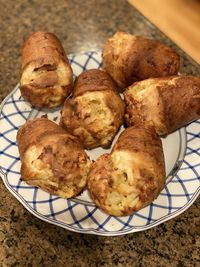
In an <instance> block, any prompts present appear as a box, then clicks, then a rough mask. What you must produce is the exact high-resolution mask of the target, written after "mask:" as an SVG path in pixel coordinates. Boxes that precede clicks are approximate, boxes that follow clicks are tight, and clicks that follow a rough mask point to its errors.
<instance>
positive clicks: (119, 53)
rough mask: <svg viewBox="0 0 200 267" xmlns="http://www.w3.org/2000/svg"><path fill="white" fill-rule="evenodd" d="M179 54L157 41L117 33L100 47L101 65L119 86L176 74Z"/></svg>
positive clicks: (122, 86) (123, 86)
mask: <svg viewBox="0 0 200 267" xmlns="http://www.w3.org/2000/svg"><path fill="white" fill-rule="evenodd" d="M179 64H180V57H179V55H178V54H177V52H176V51H174V50H173V49H172V48H170V47H168V46H167V45H164V44H161V43H159V42H158V41H155V40H150V39H146V38H144V37H142V36H135V35H131V34H129V33H126V32H117V33H116V34H115V35H114V36H113V37H111V38H110V39H108V41H107V42H106V44H105V46H104V50H103V67H104V69H105V70H106V71H107V72H108V73H109V74H110V75H111V77H112V78H113V79H114V81H116V82H117V84H118V85H119V86H120V87H121V88H125V87H127V86H129V85H131V84H132V83H133V82H135V81H140V80H144V79H147V78H151V77H164V76H169V75H175V74H177V72H178V70H179Z"/></svg>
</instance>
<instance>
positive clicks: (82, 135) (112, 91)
mask: <svg viewBox="0 0 200 267" xmlns="http://www.w3.org/2000/svg"><path fill="white" fill-rule="evenodd" d="M123 116H124V103H123V101H122V100H121V98H120V96H119V95H118V93H117V91H116V85H115V83H114V82H113V80H112V79H111V77H110V76H109V75H108V74H107V73H106V72H104V71H102V70H95V69H93V70H88V71H85V72H83V73H82V74H81V75H79V76H78V78H77V80H76V82H75V86H74V90H73V97H72V98H71V99H67V100H66V101H65V104H64V107H63V109H62V111H61V122H60V124H61V126H62V127H64V128H65V129H66V130H67V131H69V132H70V133H72V134H73V135H75V136H77V137H78V138H79V139H80V140H81V142H82V143H83V145H84V147H85V148H88V149H91V148H94V147H98V146H102V147H103V148H107V147H109V146H110V145H111V143H112V140H113V138H114V136H115V134H116V133H117V131H118V129H119V128H120V126H121V125H122V123H123Z"/></svg>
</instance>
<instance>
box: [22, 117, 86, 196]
mask: <svg viewBox="0 0 200 267" xmlns="http://www.w3.org/2000/svg"><path fill="white" fill-rule="evenodd" d="M17 143H18V147H19V153H20V157H21V162H22V165H21V177H22V179H23V180H24V181H26V182H27V183H28V184H30V185H34V186H38V187H41V189H43V190H45V191H47V192H49V193H51V194H54V195H58V196H60V197H64V198H70V197H73V196H76V195H78V194H79V193H81V191H82V190H83V189H84V187H85V186H86V183H87V175H88V172H89V170H90V160H89V158H88V156H87V155H86V153H85V151H84V150H83V147H82V145H81V144H80V142H79V141H78V140H77V138H76V137H74V136H72V135H70V134H68V133H67V132H66V131H64V130H63V129H62V128H61V127H60V126H58V125H56V124H55V123H54V122H52V121H50V120H48V119H45V118H40V119H34V120H30V121H28V122H26V124H25V125H24V126H23V127H22V128H20V129H19V131H18V134H17Z"/></svg>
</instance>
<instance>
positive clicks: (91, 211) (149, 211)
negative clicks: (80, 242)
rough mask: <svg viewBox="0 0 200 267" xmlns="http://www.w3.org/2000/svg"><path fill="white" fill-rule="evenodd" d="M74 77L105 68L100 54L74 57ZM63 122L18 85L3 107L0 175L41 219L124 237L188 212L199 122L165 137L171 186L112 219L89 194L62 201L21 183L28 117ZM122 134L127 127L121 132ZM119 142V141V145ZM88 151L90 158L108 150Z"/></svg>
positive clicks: (199, 148) (195, 191) (198, 174)
mask: <svg viewBox="0 0 200 267" xmlns="http://www.w3.org/2000/svg"><path fill="white" fill-rule="evenodd" d="M69 59H70V62H71V65H72V68H73V71H74V75H75V76H77V75H79V74H80V73H81V72H82V71H83V70H86V69H91V68H100V65H101V53H100V52H97V51H90V52H86V53H82V54H78V55H71V56H69ZM46 113H48V118H49V119H52V120H55V121H58V120H59V116H60V111H59V109H55V110H53V111H47V110H36V109H31V106H30V105H29V104H28V103H27V102H25V101H24V100H23V99H22V98H21V95H20V91H19V86H18V85H17V86H16V88H15V89H14V90H13V92H12V93H11V94H10V95H9V96H8V97H7V98H6V99H5V100H4V101H3V103H2V104H1V107H0V174H1V177H2V179H3V182H4V184H5V186H6V187H7V188H8V190H9V191H10V192H11V193H12V194H13V195H14V196H15V197H16V198H17V199H18V200H19V201H20V202H21V203H22V204H23V205H24V207H25V208H26V209H27V210H29V211H30V212H31V213H32V214H33V215H35V216H36V217H38V218H40V219H42V220H44V221H46V222H49V223H52V224H56V225H58V226H61V227H64V228H66V229H68V230H71V231H75V232H80V233H88V234H97V235H105V236H114V235H122V234H127V233H133V232H138V231H142V230H146V229H149V228H151V227H154V226H156V225H158V224H160V223H162V222H164V221H167V220H169V219H172V218H174V217H176V216H177V215H179V214H181V213H182V212H183V211H185V210H186V209H187V208H189V206H190V205H191V204H192V203H193V202H194V201H195V199H196V198H197V197H198V195H199V192H200V120H198V121H195V122H193V123H191V124H190V125H189V126H187V127H186V128H182V129H180V130H179V131H176V132H174V133H173V134H170V135H168V136H167V137H166V138H163V139H162V143H163V148H164V156H165V163H166V173H167V179H166V186H165V188H164V189H163V191H162V192H161V193H160V195H159V197H158V198H157V199H156V200H155V201H154V202H153V203H152V204H151V205H149V206H148V207H146V208H144V209H142V210H140V211H139V212H137V213H135V214H133V215H132V216H125V217H114V216H109V215H107V214H105V213H104V212H102V211H101V210H99V209H98V208H97V207H95V205H94V203H93V202H92V201H91V199H90V197H89V195H88V192H87V190H85V191H84V192H83V193H82V195H80V196H79V197H76V198H73V199H69V200H66V199H62V198H59V197H57V196H54V195H50V194H48V193H46V192H44V191H42V190H41V189H38V188H36V187H33V186H30V185H27V184H26V183H25V182H23V181H21V180H20V164H21V163H20V159H19V153H18V148H17V145H16V134H17V130H18V128H19V127H20V126H22V125H23V124H24V123H25V122H26V120H27V119H30V118H33V117H41V116H42V115H44V114H46ZM121 131H122V129H121ZM116 139H117V137H116V138H115V140H114V142H113V143H115V141H116ZM109 151H110V150H104V149H101V148H97V149H94V150H92V151H90V152H88V154H89V156H90V157H91V159H94V160H95V159H96V158H97V157H98V156H99V155H101V154H103V153H105V152H109Z"/></svg>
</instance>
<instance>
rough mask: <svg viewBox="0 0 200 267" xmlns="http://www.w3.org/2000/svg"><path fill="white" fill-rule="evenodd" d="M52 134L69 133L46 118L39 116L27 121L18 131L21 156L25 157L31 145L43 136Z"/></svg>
mask: <svg viewBox="0 0 200 267" xmlns="http://www.w3.org/2000/svg"><path fill="white" fill-rule="evenodd" d="M52 134H53V135H59V134H66V135H69V134H68V133H67V132H66V131H65V130H64V129H63V128H61V127H60V126H58V125H57V124H56V123H54V122H52V121H50V120H48V119H46V118H37V119H33V120H29V121H27V122H26V123H25V124H24V125H23V126H22V127H21V128H20V129H19V130H18V132H17V144H18V148H19V152H20V156H21V157H23V154H24V152H25V151H26V149H27V148H28V147H29V145H31V144H37V143H38V142H39V141H40V140H41V138H47V137H48V136H49V135H52ZM73 138H74V139H75V137H73Z"/></svg>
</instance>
